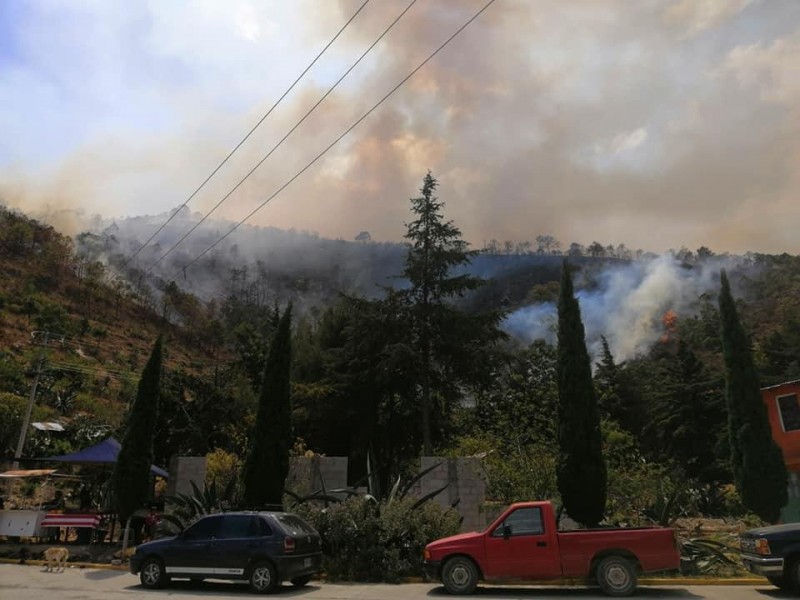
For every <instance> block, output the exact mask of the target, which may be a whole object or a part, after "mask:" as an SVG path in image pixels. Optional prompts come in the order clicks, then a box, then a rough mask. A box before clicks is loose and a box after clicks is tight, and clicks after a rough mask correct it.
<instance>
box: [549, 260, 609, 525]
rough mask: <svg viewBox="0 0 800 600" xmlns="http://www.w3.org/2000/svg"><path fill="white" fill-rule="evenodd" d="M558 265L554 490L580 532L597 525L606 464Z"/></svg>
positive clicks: (572, 307) (581, 340)
mask: <svg viewBox="0 0 800 600" xmlns="http://www.w3.org/2000/svg"><path fill="white" fill-rule="evenodd" d="M570 271H571V269H570V265H569V264H568V263H567V261H564V265H563V270H562V274H561V293H560V295H559V298H558V362H557V369H556V371H557V377H558V446H559V457H558V465H557V467H556V475H557V478H558V490H559V492H560V493H561V500H562V502H563V503H564V508H565V509H566V511H567V513H568V514H569V516H570V517H571V518H573V519H575V520H576V521H578V522H579V523H582V524H583V525H586V526H590V527H591V526H595V525H597V524H598V523H600V521H602V520H603V513H604V512H605V505H606V464H605V461H604V460H603V440H602V435H601V432H600V415H599V411H598V408H597V396H596V394H595V390H594V386H593V383H592V368H591V362H590V360H589V353H588V352H587V351H586V339H585V334H584V329H583V321H582V320H581V309H580V306H579V305H578V300H577V299H576V298H575V294H574V291H573V287H572V275H571V273H570Z"/></svg>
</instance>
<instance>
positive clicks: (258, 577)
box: [250, 562, 278, 594]
mask: <svg viewBox="0 0 800 600" xmlns="http://www.w3.org/2000/svg"><path fill="white" fill-rule="evenodd" d="M277 586H278V579H277V575H276V574H275V567H273V566H272V565H271V564H270V563H268V562H260V563H256V564H255V565H254V566H253V568H252V569H251V571H250V589H251V590H252V591H253V592H255V593H256V594H268V593H270V592H273V591H275V588H276V587H277Z"/></svg>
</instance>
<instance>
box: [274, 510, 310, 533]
mask: <svg viewBox="0 0 800 600" xmlns="http://www.w3.org/2000/svg"><path fill="white" fill-rule="evenodd" d="M275 518H276V519H277V520H278V522H279V523H280V524H281V527H283V529H284V531H285V532H286V533H288V534H289V535H316V534H317V530H316V529H314V528H313V527H312V526H311V525H309V524H308V523H306V522H305V521H303V519H301V518H300V517H298V516H297V515H289V514H282V515H275Z"/></svg>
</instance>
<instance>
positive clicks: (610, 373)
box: [594, 336, 626, 424]
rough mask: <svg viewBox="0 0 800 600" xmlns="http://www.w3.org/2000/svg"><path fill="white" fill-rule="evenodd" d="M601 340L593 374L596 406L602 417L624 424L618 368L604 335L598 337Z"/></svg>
mask: <svg viewBox="0 0 800 600" xmlns="http://www.w3.org/2000/svg"><path fill="white" fill-rule="evenodd" d="M600 340H601V342H602V350H603V353H602V356H601V358H600V362H599V363H597V370H596V371H595V374H594V383H595V388H596V390H597V406H598V408H599V409H600V416H601V417H602V418H604V419H613V420H614V421H616V422H617V423H618V424H624V423H625V422H626V419H625V410H624V406H623V401H622V394H621V391H620V387H621V386H620V380H619V379H620V378H619V368H618V367H617V363H616V362H614V356H613V355H612V354H611V349H610V348H609V347H608V340H607V339H606V337H605V336H602V337H601V338H600Z"/></svg>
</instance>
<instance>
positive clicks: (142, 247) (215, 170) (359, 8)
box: [122, 0, 370, 269]
mask: <svg viewBox="0 0 800 600" xmlns="http://www.w3.org/2000/svg"><path fill="white" fill-rule="evenodd" d="M369 1H370V0H364V2H363V3H362V4H361V6H359V7H358V8H357V9H356V12H354V13H353V15H352V16H351V17H350V18H349V19H348V20H347V22H346V23H345V24H344V25H342V27H341V29H339V31H338V32H336V35H335V36H333V38H332V39H331V41H329V42H328V43H327V44H326V45H325V47H324V48H323V49H322V50H320V52H319V54H317V55H316V56H315V57H314V60H312V61H311V62H310V63H309V64H308V66H307V67H306V68H305V69H304V70H303V72H302V73H300V75H299V76H298V77H297V79H295V80H294V83H292V85H290V86H289V87H288V89H287V90H286V91H285V92H284V93H283V95H282V96H281V97H280V98H278V99H277V100H276V101H275V103H274V104H273V105H272V106H271V107H270V109H269V110H268V111H267V112H266V113H265V114H264V116H263V117H261V119H259V121H258V123H256V124H255V125H254V126H253V128H252V129H250V131H248V132H247V135H245V136H244V137H243V138H242V139H241V141H240V142H239V143H238V144H236V147H235V148H234V149H233V150H231V151H230V152H229V153H228V156H226V157H225V158H224V160H223V161H222V162H221V163H219V164H218V165H217V168H216V169H214V170H213V171H212V172H211V175H209V176H208V177H206V179H205V181H203V183H201V184H200V185H199V186H198V187H197V189H196V190H195V191H193V192H192V194H191V196H189V197H188V198H187V199H186V200H185V201H184V203H183V204H181V205H180V207H179V208H178V210H176V211H175V212H173V213H172V214H171V215H170V216H169V218H168V219H167V220H166V221H164V223H163V224H162V225H161V227H159V228H158V229H156V231H155V233H154V234H153V235H151V236H150V237H149V238H148V239H147V241H146V242H145V243H144V244H142V245H141V246H140V247H139V249H138V250H136V252H134V253H133V255H131V256H130V257H129V258H128V259H127V260H126V261H125V263H124V264H123V265H122V268H123V269H124V268H125V267H127V266H128V265H129V264H130V262H131V261H132V260H133V259H134V258H136V257H137V256H139V253H140V252H141V251H142V250H144V249H145V248H146V247H147V245H148V244H150V242H152V241H153V240H154V239H155V237H156V236H157V235H158V234H159V233H161V232H162V231H163V230H164V228H165V227H166V226H167V225H168V224H169V223H170V221H172V219H174V218H175V216H176V215H177V214H178V213H179V212H180V211H181V209H183V208H186V205H187V204H189V202H190V201H191V200H192V198H194V197H195V196H196V195H197V193H198V192H199V191H200V190H202V189H203V188H204V187H205V185H206V184H207V183H208V182H209V181H211V178H212V177H214V175H216V174H217V172H218V171H219V170H220V169H221V168H222V167H223V166H224V165H225V163H227V162H228V160H229V159H230V158H231V156H233V155H234V154H235V153H236V151H237V150H239V148H241V146H242V144H244V143H245V142H246V141H247V140H248V139H249V138H250V136H251V135H252V134H253V132H254V131H255V130H256V129H258V128H259V126H260V125H261V124H262V123H263V122H264V120H265V119H266V118H267V117H268V116H270V115H271V114H272V111H274V110H275V108H276V107H277V106H278V105H279V104H280V103H281V101H282V100H283V99H284V98H286V96H287V95H288V94H289V92H291V91H292V90H293V89H294V87H295V86H296V85H297V84H298V82H299V81H300V80H301V79H302V78H303V77H304V76H305V74H306V73H308V71H309V70H310V69H311V67H313V66H314V65H315V64H316V62H317V61H318V60H319V59H320V57H321V56H322V55H323V54H325V52H326V51H327V50H328V48H330V47H331V45H332V44H333V43H334V42H335V41H336V40H337V39H338V38H339V36H340V35H341V34H342V32H343V31H344V30H345V29H347V27H348V25H350V23H352V22H353V19H355V18H356V16H357V15H358V13H360V12H361V10H362V9H363V8H364V7H365V6H366V5H367V4H368V3H369Z"/></svg>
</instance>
